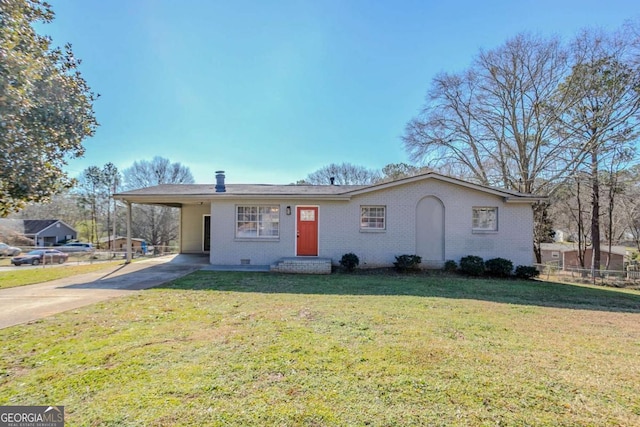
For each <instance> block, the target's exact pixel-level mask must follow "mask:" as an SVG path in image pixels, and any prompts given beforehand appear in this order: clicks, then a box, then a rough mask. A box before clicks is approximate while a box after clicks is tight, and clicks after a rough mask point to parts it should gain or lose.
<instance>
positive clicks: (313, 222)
mask: <svg viewBox="0 0 640 427" xmlns="http://www.w3.org/2000/svg"><path fill="white" fill-rule="evenodd" d="M296 218H297V221H296V222H297V224H296V227H297V230H296V231H297V244H296V248H297V250H296V255H298V256H318V208H317V207H310V206H298V207H297V208H296Z"/></svg>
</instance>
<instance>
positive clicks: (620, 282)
mask: <svg viewBox="0 0 640 427" xmlns="http://www.w3.org/2000/svg"><path fill="white" fill-rule="evenodd" d="M559 264H560V263H559V262H556V261H553V262H548V263H545V264H535V266H536V268H537V269H538V271H539V272H540V277H541V278H543V279H546V280H560V281H572V282H577V283H592V284H598V285H604V286H616V287H633V288H640V266H638V265H629V266H627V267H626V268H625V269H624V270H606V269H600V270H595V271H594V270H592V269H589V268H580V267H567V266H565V267H561V266H560V265H559Z"/></svg>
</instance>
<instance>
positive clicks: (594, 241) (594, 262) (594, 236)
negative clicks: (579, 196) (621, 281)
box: [591, 149, 600, 279]
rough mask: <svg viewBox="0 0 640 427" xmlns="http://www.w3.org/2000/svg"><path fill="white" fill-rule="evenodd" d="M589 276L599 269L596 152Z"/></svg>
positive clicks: (593, 156)
mask: <svg viewBox="0 0 640 427" xmlns="http://www.w3.org/2000/svg"><path fill="white" fill-rule="evenodd" d="M591 179H592V187H591V249H592V250H591V277H593V278H594V279H595V278H596V277H597V276H598V275H599V271H600V182H599V179H598V152H597V149H594V150H593V151H592V152H591Z"/></svg>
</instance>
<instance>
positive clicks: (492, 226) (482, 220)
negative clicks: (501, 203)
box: [472, 207, 498, 231]
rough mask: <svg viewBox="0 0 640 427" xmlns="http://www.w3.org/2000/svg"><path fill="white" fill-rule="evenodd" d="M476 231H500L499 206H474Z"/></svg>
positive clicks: (474, 227)
mask: <svg viewBox="0 0 640 427" xmlns="http://www.w3.org/2000/svg"><path fill="white" fill-rule="evenodd" d="M472 223H473V225H472V227H473V230H474V231H498V208H495V207H475V208H473V221H472Z"/></svg>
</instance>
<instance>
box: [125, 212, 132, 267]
mask: <svg viewBox="0 0 640 427" xmlns="http://www.w3.org/2000/svg"><path fill="white" fill-rule="evenodd" d="M126 203H127V260H126V263H127V264H129V263H130V262H131V258H132V256H131V255H132V254H131V202H129V201H127V202H126Z"/></svg>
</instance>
